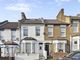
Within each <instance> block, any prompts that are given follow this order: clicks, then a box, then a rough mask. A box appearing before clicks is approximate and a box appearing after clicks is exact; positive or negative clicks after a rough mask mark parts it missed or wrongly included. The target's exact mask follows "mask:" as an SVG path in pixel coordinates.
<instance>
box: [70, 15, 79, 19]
mask: <svg viewBox="0 0 80 60" xmlns="http://www.w3.org/2000/svg"><path fill="white" fill-rule="evenodd" d="M72 19H75V20H77V19H80V17H79V16H71V20H72Z"/></svg>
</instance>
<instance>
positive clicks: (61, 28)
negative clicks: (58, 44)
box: [60, 25, 66, 37]
mask: <svg viewBox="0 0 80 60" xmlns="http://www.w3.org/2000/svg"><path fill="white" fill-rule="evenodd" d="M63 34H64V35H63ZM60 35H61V37H66V25H60Z"/></svg>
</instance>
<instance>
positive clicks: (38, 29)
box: [36, 26, 40, 36]
mask: <svg viewBox="0 0 80 60" xmlns="http://www.w3.org/2000/svg"><path fill="white" fill-rule="evenodd" d="M36 36H40V26H36Z"/></svg>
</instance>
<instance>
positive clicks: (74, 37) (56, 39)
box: [0, 9, 80, 60]
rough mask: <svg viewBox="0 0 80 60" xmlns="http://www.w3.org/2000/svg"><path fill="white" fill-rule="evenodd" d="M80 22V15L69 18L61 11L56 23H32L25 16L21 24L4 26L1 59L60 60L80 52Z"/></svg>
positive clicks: (0, 31)
mask: <svg viewBox="0 0 80 60" xmlns="http://www.w3.org/2000/svg"><path fill="white" fill-rule="evenodd" d="M79 20H80V15H79V14H78V15H77V16H66V15H64V9H61V10H60V11H59V13H58V15H57V16H56V19H44V18H39V19H31V18H27V17H26V16H25V14H24V13H23V12H22V13H21V19H20V20H18V22H8V21H4V22H1V23H0V40H1V41H0V47H1V48H0V52H1V54H0V56H1V59H2V58H3V59H5V58H6V57H7V59H11V58H12V59H15V60H26V59H29V60H35V59H41V60H42V59H47V58H49V57H52V58H53V59H57V58H59V57H62V56H64V55H65V54H67V53H69V52H71V51H78V50H80V21H79ZM14 57H15V58H14Z"/></svg>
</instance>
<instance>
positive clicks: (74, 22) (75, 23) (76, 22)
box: [72, 21, 79, 33]
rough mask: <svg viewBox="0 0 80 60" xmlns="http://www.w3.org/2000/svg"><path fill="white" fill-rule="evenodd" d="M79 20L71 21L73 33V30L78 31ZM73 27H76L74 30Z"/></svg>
mask: <svg viewBox="0 0 80 60" xmlns="http://www.w3.org/2000/svg"><path fill="white" fill-rule="evenodd" d="M74 25H76V26H74ZM78 28H79V21H73V23H72V30H73V33H75V32H79V29H78ZM74 29H76V30H74Z"/></svg>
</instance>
